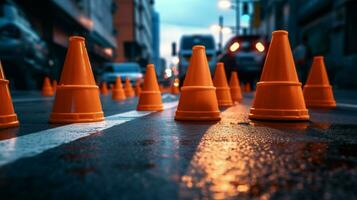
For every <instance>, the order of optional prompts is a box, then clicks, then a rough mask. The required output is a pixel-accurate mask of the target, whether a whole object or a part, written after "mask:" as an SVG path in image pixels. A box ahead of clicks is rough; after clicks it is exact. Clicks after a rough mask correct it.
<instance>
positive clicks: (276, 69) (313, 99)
mask: <svg viewBox="0 0 357 200" xmlns="http://www.w3.org/2000/svg"><path fill="white" fill-rule="evenodd" d="M307 107H329V108H334V107H336V102H335V99H334V97H333V93H332V88H331V85H330V83H329V81H328V77H327V73H326V69H325V66H324V62H323V57H321V56H318V57H315V58H314V61H313V65H312V68H311V71H310V74H309V77H308V80H307V83H306V85H305V86H304V89H303V90H302V88H301V83H300V82H299V80H298V77H297V73H296V70H295V64H294V60H293V56H292V53H291V48H290V44H289V39H288V32H286V31H283V30H279V31H274V32H273V34H272V41H271V43H270V47H269V51H268V54H267V58H266V60H265V64H264V67H263V72H262V75H261V78H260V82H258V83H257V88H256V94H255V98H254V101H253V106H252V108H251V109H250V114H249V118H250V119H256V120H286V121H304V120H308V119H309V113H308V110H307Z"/></svg>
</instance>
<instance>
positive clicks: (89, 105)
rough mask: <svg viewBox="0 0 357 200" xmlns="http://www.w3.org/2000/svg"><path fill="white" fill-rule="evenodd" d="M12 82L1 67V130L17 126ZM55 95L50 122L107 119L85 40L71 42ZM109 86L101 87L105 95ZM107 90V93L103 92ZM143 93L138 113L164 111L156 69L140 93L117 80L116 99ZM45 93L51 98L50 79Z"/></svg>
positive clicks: (149, 69)
mask: <svg viewBox="0 0 357 200" xmlns="http://www.w3.org/2000/svg"><path fill="white" fill-rule="evenodd" d="M8 83H9V81H8V80H6V79H5V76H4V73H3V69H2V66H1V65H0V92H1V95H0V102H1V109H0V128H7V127H13V126H18V124H19V122H18V120H17V115H16V113H15V111H14V108H13V104H12V100H11V96H10V92H9V88H8ZM55 88H56V96H55V100H54V104H53V109H52V112H51V115H50V119H49V121H50V123H78V122H95V121H102V120H104V113H103V110H102V106H101V102H100V98H99V87H98V86H97V85H96V83H95V81H94V76H93V73H92V69H91V66H90V62H89V58H88V54H87V51H86V48H85V43H84V38H83V37H79V36H73V37H70V39H69V47H68V51H67V55H66V59H65V63H64V66H63V70H62V74H61V79H60V84H59V85H58V86H57V84H56V86H55ZM103 88H106V89H107V86H106V85H104V86H103V87H102V91H101V92H102V93H107V92H108V91H105V89H103ZM103 90H104V91H103ZM135 92H136V93H137V94H140V97H139V104H138V107H137V110H150V111H158V110H162V109H163V104H162V99H161V92H160V90H159V86H158V83H157V79H156V73H155V68H154V66H153V65H148V67H147V71H146V75H145V80H144V86H143V88H142V89H141V88H140V90H139V89H138V88H136V89H135V91H134V89H133V88H132V86H131V83H130V81H129V80H128V79H127V80H126V83H125V86H124V87H123V86H122V84H121V80H120V78H119V77H118V78H117V80H116V84H115V86H114V88H113V96H112V98H113V99H115V100H120V99H125V98H127V97H133V96H134V95H135ZM42 94H43V95H44V96H52V95H53V94H54V88H53V87H52V86H51V83H50V79H49V78H45V80H44V84H43V88H42Z"/></svg>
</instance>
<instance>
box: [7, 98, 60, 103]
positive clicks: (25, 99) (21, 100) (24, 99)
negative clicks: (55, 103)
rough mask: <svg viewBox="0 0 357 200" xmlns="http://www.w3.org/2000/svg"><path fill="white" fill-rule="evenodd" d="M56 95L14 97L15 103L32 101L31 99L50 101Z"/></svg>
mask: <svg viewBox="0 0 357 200" xmlns="http://www.w3.org/2000/svg"><path fill="white" fill-rule="evenodd" d="M53 99H54V97H41V98H16V99H13V100H12V102H13V103H21V102H31V101H48V100H53Z"/></svg>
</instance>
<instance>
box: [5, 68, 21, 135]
mask: <svg viewBox="0 0 357 200" xmlns="http://www.w3.org/2000/svg"><path fill="white" fill-rule="evenodd" d="M0 94H1V95H0V102H1V103H0V128H9V127H14V126H18V125H19V121H18V120H17V115H16V113H15V111H14V106H13V105H12V99H11V95H10V91H9V81H8V80H6V79H5V75H4V71H3V69H2V65H1V63H0Z"/></svg>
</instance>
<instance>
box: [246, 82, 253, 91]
mask: <svg viewBox="0 0 357 200" xmlns="http://www.w3.org/2000/svg"><path fill="white" fill-rule="evenodd" d="M244 88H245V90H244V91H245V92H251V91H252V87H251V86H250V83H246V84H245V85H244Z"/></svg>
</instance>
